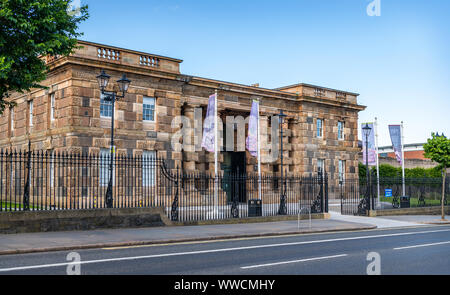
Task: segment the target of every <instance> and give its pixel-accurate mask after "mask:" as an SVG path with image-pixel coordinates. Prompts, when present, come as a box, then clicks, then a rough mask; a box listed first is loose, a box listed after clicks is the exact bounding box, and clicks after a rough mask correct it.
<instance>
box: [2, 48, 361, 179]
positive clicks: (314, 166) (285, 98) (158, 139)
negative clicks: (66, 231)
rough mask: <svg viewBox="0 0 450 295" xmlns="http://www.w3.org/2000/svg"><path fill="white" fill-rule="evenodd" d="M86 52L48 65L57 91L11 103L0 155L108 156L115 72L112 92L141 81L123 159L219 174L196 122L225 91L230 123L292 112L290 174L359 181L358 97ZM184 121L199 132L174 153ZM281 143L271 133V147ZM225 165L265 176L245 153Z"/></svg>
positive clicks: (125, 130)
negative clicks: (255, 111) (102, 78)
mask: <svg viewBox="0 0 450 295" xmlns="http://www.w3.org/2000/svg"><path fill="white" fill-rule="evenodd" d="M79 45H81V46H82V48H81V49H77V50H76V51H75V52H74V53H73V54H72V55H70V56H68V57H59V56H57V57H46V58H45V61H46V63H47V64H48V66H49V68H50V70H49V72H48V75H47V79H46V80H45V81H43V82H42V85H45V86H47V87H48V89H34V90H32V91H30V92H29V93H24V94H22V93H14V94H12V95H11V97H10V98H9V99H10V100H13V101H15V102H16V103H17V106H16V107H15V108H14V109H12V110H6V111H5V112H4V114H3V115H1V116H0V148H22V149H25V148H26V147H27V144H28V141H29V140H30V141H31V145H32V148H33V149H35V150H50V151H61V150H68V151H75V152H85V153H102V152H106V153H108V152H109V148H110V139H109V138H110V126H111V105H110V104H108V102H106V101H104V100H103V99H102V97H101V93H100V89H99V86H98V82H97V79H96V76H97V75H99V73H100V71H101V70H105V72H106V73H107V74H109V75H110V76H111V82H113V81H116V80H118V79H119V78H120V77H121V76H122V74H123V73H125V74H126V75H127V77H128V78H129V79H130V80H131V81H132V82H131V84H130V87H129V90H128V92H127V93H126V96H125V98H123V99H121V100H119V101H117V102H116V108H115V137H114V138H115V146H116V152H117V153H118V154H127V155H141V154H143V153H153V154H156V155H157V156H159V157H163V158H166V159H169V160H170V161H171V162H172V165H174V166H175V165H176V166H180V167H182V169H184V170H185V171H210V172H212V171H213V170H214V157H213V154H212V153H209V152H206V151H204V150H201V151H199V150H198V145H199V143H200V141H201V138H199V136H198V134H200V137H201V128H202V124H203V123H201V124H199V123H195V122H194V120H193V119H194V117H195V116H196V115H200V116H201V117H203V118H204V117H205V113H206V106H207V103H208V97H209V96H210V95H211V94H213V93H214V92H215V90H217V91H218V113H219V116H220V117H221V118H222V120H223V122H226V116H242V117H243V118H246V117H248V115H249V113H250V109H251V102H252V100H253V99H259V100H260V105H261V106H260V113H261V121H262V122H261V126H270V125H271V122H272V121H271V117H272V116H274V115H277V114H278V113H279V111H280V109H281V110H283V112H284V113H285V114H286V115H287V117H286V119H285V123H284V126H283V128H284V136H283V144H284V148H283V150H284V154H283V155H284V165H285V166H284V167H285V169H286V171H287V173H288V174H297V175H304V174H308V175H309V173H312V172H317V170H318V169H319V168H320V167H323V168H324V169H326V171H327V172H328V173H329V175H330V178H331V179H334V181H336V180H337V179H338V178H339V177H340V176H341V177H344V178H356V177H357V175H358V170H357V169H358V152H359V151H360V150H359V148H358V123H357V122H358V112H359V111H361V110H364V108H365V107H364V106H361V105H359V104H358V102H357V97H358V94H356V93H351V92H346V91H342V90H335V89H329V88H324V87H319V86H314V85H308V84H296V85H291V86H286V87H280V88H277V89H265V88H261V87H258V86H257V85H254V86H248V85H242V84H237V83H231V82H224V81H218V80H214V79H209V78H202V77H195V76H189V75H185V74H181V72H180V64H181V63H182V60H180V59H175V58H169V57H164V56H158V55H154V54H149V53H144V52H138V51H133V50H129V49H123V48H117V47H113V46H107V45H102V44H96V43H92V42H86V41H79ZM114 84H115V83H114V82H113V83H110V86H109V87H108V90H112V87H113V85H114ZM177 116H185V117H187V118H189V121H190V124H192V125H191V126H193V127H194V129H195V130H194V131H192V132H189V133H187V134H186V133H185V134H184V135H185V136H184V137H183V139H182V141H179V143H183V150H179V149H176V148H174V146H173V144H172V140H173V136H174V135H175V134H177V132H179V130H180V128H181V125H180V124H176V122H175V123H174V118H176V117H177ZM273 122H276V121H273ZM264 124H266V125H264ZM183 126H184V125H183ZM198 128H200V133H198V132H197V131H198ZM262 128H263V127H262ZM246 132H247V131H245V136H246ZM237 133H239V132H238V130H237V131H236V134H235V135H234V137H237V136H238V135H237ZM241 135H242V134H241ZM187 136H188V137H189V139H190V140H187V138H188V137H187ZM274 136H275V135H271V134H270V132H268V135H267V137H266V138H265V139H266V140H271V139H272V138H271V137H274ZM276 136H278V135H276ZM195 147H197V148H195ZM277 159H278V160H276V161H266V162H263V163H262V172H263V173H279V172H280V169H279V164H280V159H279V157H277ZM219 161H220V163H221V164H222V165H221V166H220V168H221V169H222V170H223V169H231V170H235V169H238V168H240V169H241V171H242V170H245V171H247V172H253V171H255V170H256V169H255V165H256V159H255V158H254V157H251V155H250V154H249V152H248V151H245V150H242V148H241V150H240V151H237V150H235V151H224V152H221V153H220V159H219Z"/></svg>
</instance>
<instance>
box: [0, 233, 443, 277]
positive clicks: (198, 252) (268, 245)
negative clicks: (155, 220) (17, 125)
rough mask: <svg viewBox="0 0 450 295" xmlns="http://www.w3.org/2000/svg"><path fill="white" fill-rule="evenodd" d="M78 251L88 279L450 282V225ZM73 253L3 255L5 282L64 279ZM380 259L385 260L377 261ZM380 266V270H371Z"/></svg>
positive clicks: (0, 272) (0, 263)
mask: <svg viewBox="0 0 450 295" xmlns="http://www.w3.org/2000/svg"><path fill="white" fill-rule="evenodd" d="M76 252H77V253H78V254H79V257H80V258H81V263H80V264H78V265H79V269H80V271H81V274H82V275H83V274H88V275H96V274H152V275H153V274H168V275H173V274H174V275H192V274H195V275H240V274H245V275H278V274H281V275H284V274H289V275H300V274H315V275H321V274H337V275H341V274H349V275H357V274H359V275H365V274H367V269H368V265H369V264H370V265H371V266H370V267H369V270H371V271H377V270H379V271H380V272H381V274H386V275H387V274H427V275H428V274H447V275H448V274H450V255H449V254H450V226H442V225H441V226H426V227H418V228H402V229H389V230H388V229H385V230H379V229H378V230H369V231H358V232H340V233H328V234H310V235H295V236H280V237H267V238H251V239H250V238H247V239H236V240H226V241H209V242H195V243H180V244H171V245H158V246H155V245H153V246H138V247H126V248H113V249H92V250H78V251H76ZM373 252H375V254H374V253H373ZM69 253H70V251H64V252H48V253H36V254H21V255H6V256H0V275H10V274H40V275H42V274H60V275H64V274H66V273H67V269H69V270H71V271H76V270H77V266H76V265H75V266H74V265H69V263H71V262H72V261H73V260H71V259H70V260H67V256H68V254H69ZM369 253H370V255H369ZM72 255H75V257H76V256H77V254H72ZM368 255H369V260H368ZM71 257H74V256H71ZM373 257H375V260H373V259H374V258H373ZM377 257H379V259H376V258H377ZM374 265H375V267H372V266H374ZM378 266H379V267H378Z"/></svg>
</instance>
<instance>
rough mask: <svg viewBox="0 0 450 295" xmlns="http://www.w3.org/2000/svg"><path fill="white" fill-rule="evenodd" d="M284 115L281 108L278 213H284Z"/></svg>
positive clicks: (279, 122)
mask: <svg viewBox="0 0 450 295" xmlns="http://www.w3.org/2000/svg"><path fill="white" fill-rule="evenodd" d="M285 117H286V115H285V114H284V113H283V110H280V113H279V114H278V124H279V125H280V150H281V154H280V169H281V174H280V175H281V189H280V191H281V194H280V208H279V209H278V214H280V215H286V213H287V212H286V196H285V187H284V181H283V123H284V118H285Z"/></svg>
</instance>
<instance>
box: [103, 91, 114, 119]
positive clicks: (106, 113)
mask: <svg viewBox="0 0 450 295" xmlns="http://www.w3.org/2000/svg"><path fill="white" fill-rule="evenodd" d="M100 117H104V118H111V117H112V101H111V100H105V96H104V95H103V94H102V95H101V97H100Z"/></svg>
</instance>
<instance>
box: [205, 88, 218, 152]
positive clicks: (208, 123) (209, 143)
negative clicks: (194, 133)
mask: <svg viewBox="0 0 450 295" xmlns="http://www.w3.org/2000/svg"><path fill="white" fill-rule="evenodd" d="M215 103H216V96H215V94H213V95H211V96H210V97H209V101H208V109H207V110H206V118H205V122H204V123H203V138H202V147H203V148H205V150H207V151H208V152H210V153H213V152H214V151H215V149H214V147H215V140H216V138H215V130H214V113H215V111H214V110H215Z"/></svg>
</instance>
